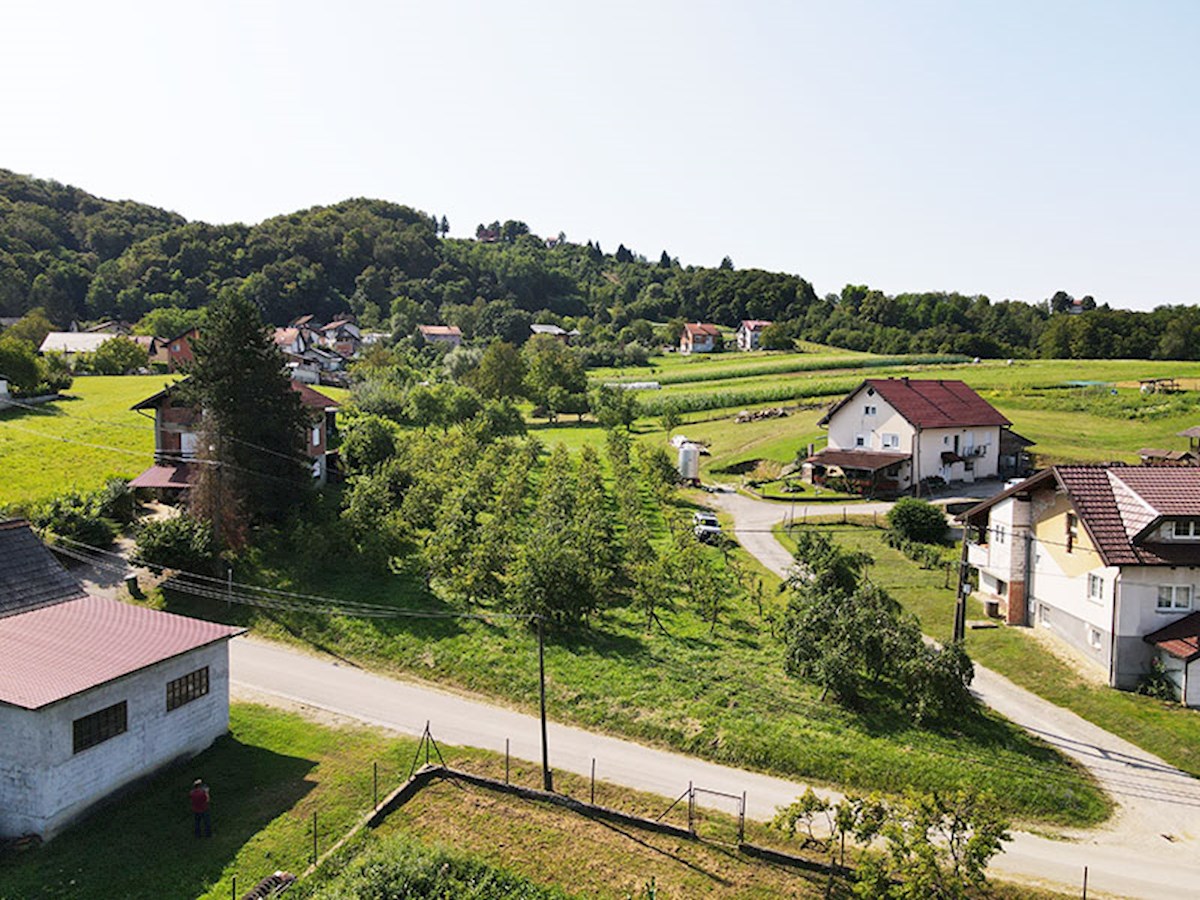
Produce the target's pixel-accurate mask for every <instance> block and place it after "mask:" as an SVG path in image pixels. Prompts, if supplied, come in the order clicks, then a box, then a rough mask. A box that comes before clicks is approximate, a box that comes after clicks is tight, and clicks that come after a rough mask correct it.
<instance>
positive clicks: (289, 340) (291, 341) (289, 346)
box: [272, 327, 309, 356]
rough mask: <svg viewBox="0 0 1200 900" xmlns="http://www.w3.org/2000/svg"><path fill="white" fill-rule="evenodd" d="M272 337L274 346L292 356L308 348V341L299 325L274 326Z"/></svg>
mask: <svg viewBox="0 0 1200 900" xmlns="http://www.w3.org/2000/svg"><path fill="white" fill-rule="evenodd" d="M272 339H273V340H274V341H275V346H276V347H278V348H279V349H280V350H282V351H283V352H284V353H290V354H292V355H293V356H298V355H299V354H301V353H303V352H304V351H305V350H307V349H308V348H309V342H308V340H307V339H306V338H305V334H304V329H303V328H301V327H293V328H276V329H275V334H274V335H272Z"/></svg>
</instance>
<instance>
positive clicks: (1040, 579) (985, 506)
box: [962, 464, 1200, 706]
mask: <svg viewBox="0 0 1200 900" xmlns="http://www.w3.org/2000/svg"><path fill="white" fill-rule="evenodd" d="M962 521H963V523H964V525H965V526H966V531H967V545H966V554H967V564H968V566H969V567H970V568H971V569H972V570H973V571H975V572H977V573H978V589H977V593H978V595H979V597H980V599H982V600H983V601H984V603H985V604H986V605H987V606H988V607H989V608H990V609H991V610H992V611H994V612H995V613H996V614H998V615H1001V616H1003V617H1004V619H1005V621H1007V622H1009V623H1010V624H1014V625H1029V626H1032V627H1034V628H1039V629H1044V630H1045V631H1046V632H1047V633H1050V634H1052V635H1054V636H1055V637H1056V638H1058V639H1059V640H1061V641H1063V642H1064V643H1066V644H1068V645H1070V646H1071V647H1073V648H1074V649H1075V650H1076V651H1078V653H1079V654H1081V655H1082V656H1084V657H1085V658H1087V659H1088V660H1090V661H1091V662H1092V663H1093V664H1094V665H1095V666H1097V668H1098V669H1099V670H1100V671H1103V672H1104V673H1106V675H1107V677H1108V682H1109V684H1111V685H1112V686H1113V687H1119V688H1132V687H1135V686H1136V685H1137V682H1138V679H1139V678H1140V677H1141V676H1142V675H1144V674H1146V673H1147V672H1148V671H1149V670H1150V667H1151V663H1152V661H1153V660H1155V659H1157V660H1158V661H1159V662H1160V663H1161V664H1162V666H1163V668H1164V670H1165V671H1166V673H1167V675H1168V676H1169V677H1170V678H1171V680H1172V682H1173V683H1174V685H1175V688H1176V690H1177V692H1178V695H1179V697H1180V699H1181V700H1183V701H1184V702H1186V703H1187V704H1188V705H1189V706H1200V613H1197V612H1196V611H1195V610H1196V592H1197V589H1198V588H1200V469H1196V468H1193V467H1174V466H1125V465H1118V464H1114V465H1101V466H1053V467H1052V468H1049V469H1046V470H1045V471H1043V472H1039V473H1038V474H1037V475H1034V476H1033V477H1032V478H1028V479H1025V480H1024V481H1022V482H1020V483H1018V484H1016V485H1014V486H1013V487H1011V488H1009V489H1008V490H1006V491H1004V492H1003V493H1001V494H998V495H997V496H995V497H992V498H991V499H989V500H987V501H985V502H983V503H981V504H979V505H978V506H976V507H974V508H973V509H970V510H968V511H967V512H966V513H964V514H963V516H962Z"/></svg>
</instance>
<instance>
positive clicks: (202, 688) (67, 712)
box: [0, 520, 241, 839]
mask: <svg viewBox="0 0 1200 900" xmlns="http://www.w3.org/2000/svg"><path fill="white" fill-rule="evenodd" d="M240 633H241V629H237V628H231V627H229V626H227V625H218V624H216V623H214V622H205V621H203V620H200V619H192V618H188V617H185V616H178V615H174V614H171V613H165V612H160V611H158V610H154V609H148V608H146V607H141V606H132V605H130V604H128V603H121V602H119V601H117V600H110V599H107V598H104V597H92V596H88V595H87V593H86V592H85V591H84V589H83V587H82V586H81V585H80V584H79V583H78V582H77V581H76V580H75V579H74V578H73V577H72V576H71V575H70V574H69V573H68V572H67V571H66V570H65V569H63V567H62V565H61V564H60V563H59V562H58V560H57V559H55V557H54V556H53V554H51V553H50V551H49V550H47V549H46V547H45V546H44V545H43V544H42V542H41V541H40V540H38V538H37V536H36V535H35V534H34V533H33V532H32V531H31V530H30V528H29V525H28V523H26V522H23V521H20V520H9V521H4V522H0V659H2V660H3V661H4V663H3V665H0V734H3V735H4V740H2V741H0V838H15V837H21V836H24V835H29V834H36V835H39V836H41V837H42V838H43V839H49V838H51V837H53V836H54V835H55V834H57V833H58V832H60V831H62V830H63V829H64V828H65V827H67V826H68V825H70V824H71V823H72V822H74V821H76V820H78V819H80V818H82V817H84V816H85V815H87V814H88V812H89V811H91V810H92V809H94V808H95V807H96V806H97V805H99V804H101V803H103V802H104V801H105V800H106V798H109V797H110V796H111V795H112V794H113V793H114V792H116V791H118V790H120V789H122V788H126V787H128V786H130V785H132V784H134V783H136V782H138V781H140V780H142V779H144V778H147V777H148V776H150V775H152V774H154V772H155V771H157V770H159V769H161V768H163V767H165V766H167V765H170V764H171V763H174V762H176V761H178V760H180V759H186V758H188V757H191V756H195V755H196V754H197V753H199V752H201V751H202V750H204V749H205V748H207V747H208V746H209V745H210V744H211V743H212V742H213V741H214V740H216V739H217V738H218V737H220V736H221V735H223V734H225V733H226V732H227V731H228V730H229V646H228V645H229V639H230V638H231V637H233V636H235V635H237V634H240Z"/></svg>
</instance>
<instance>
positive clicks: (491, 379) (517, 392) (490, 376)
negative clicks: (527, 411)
mask: <svg viewBox="0 0 1200 900" xmlns="http://www.w3.org/2000/svg"><path fill="white" fill-rule="evenodd" d="M466 377H467V383H468V384H470V385H471V386H472V387H473V388H475V390H477V391H479V393H480V394H482V395H483V396H484V397H487V398H488V399H491V400H503V399H507V398H511V397H519V396H521V391H522V384H523V382H524V380H525V360H524V359H523V358H522V356H521V353H520V351H518V350H517V348H516V347H515V346H513V345H512V344H510V343H508V342H507V341H493V342H492V343H490V344H488V347H487V349H486V350H484V351H483V356H482V357H481V358H480V360H479V365H478V366H477V367H476V368H475V370H474V371H473V372H470V373H469V374H468V375H467V376H466Z"/></svg>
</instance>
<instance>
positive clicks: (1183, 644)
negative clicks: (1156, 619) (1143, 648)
mask: <svg viewBox="0 0 1200 900" xmlns="http://www.w3.org/2000/svg"><path fill="white" fill-rule="evenodd" d="M1142 640H1144V641H1145V642H1146V643H1147V644H1154V645H1155V646H1156V647H1159V648H1161V649H1163V650H1166V651H1167V652H1168V653H1170V654H1171V655H1172V656H1174V657H1176V658H1178V659H1182V660H1185V661H1186V660H1190V659H1192V658H1193V657H1196V656H1200V612H1194V613H1189V614H1188V615H1186V616H1184V617H1183V618H1182V619H1176V620H1175V621H1174V622H1172V623H1171V624H1170V625H1165V626H1163V627H1162V628H1160V629H1158V631H1152V632H1150V633H1149V634H1148V635H1146V636H1145V637H1143V638H1142Z"/></svg>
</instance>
